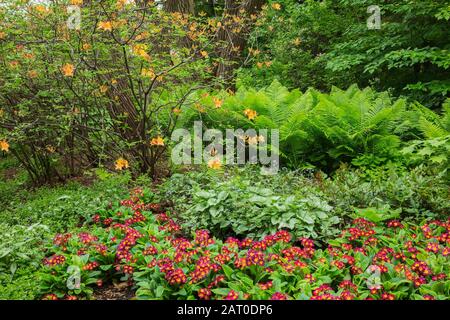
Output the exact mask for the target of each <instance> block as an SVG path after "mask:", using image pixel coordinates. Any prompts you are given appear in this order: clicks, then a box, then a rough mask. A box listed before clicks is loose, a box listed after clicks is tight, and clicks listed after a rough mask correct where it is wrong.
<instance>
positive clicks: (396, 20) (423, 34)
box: [241, 0, 450, 108]
mask: <svg viewBox="0 0 450 320" xmlns="http://www.w3.org/2000/svg"><path fill="white" fill-rule="evenodd" d="M278 2H279V3H280V4H281V5H282V10H281V11H277V10H273V9H271V8H269V9H268V10H267V11H266V14H264V15H263V16H262V18H261V21H260V23H259V27H258V28H257V29H255V31H254V32H253V35H252V38H251V44H250V46H251V47H253V48H257V49H259V50H260V51H261V54H260V55H258V56H256V57H255V58H254V59H250V61H251V62H252V66H249V67H248V68H246V69H244V70H242V72H241V83H243V84H244V85H256V86H258V87H261V86H265V85H268V84H269V83H270V82H272V80H273V79H278V80H280V81H281V82H282V83H284V84H286V85H287V86H289V87H290V88H297V87H299V88H301V89H302V90H306V89H307V88H308V87H311V86H313V87H315V88H317V89H320V90H326V91H328V90H329V89H331V87H332V86H333V85H335V86H338V87H344V86H347V85H348V84H349V83H357V84H358V85H360V86H364V87H365V86H367V85H372V86H373V87H374V88H375V89H376V90H379V91H385V90H392V91H393V92H394V93H395V94H396V95H406V96H408V97H410V98H412V99H416V100H419V101H420V102H422V103H423V104H425V105H427V106H433V107H434V108H437V107H439V106H440V105H441V103H442V102H443V100H444V99H445V97H446V96H447V97H448V96H449V94H450V83H449V81H448V79H449V67H450V52H449V49H450V43H449V39H450V33H449V30H450V29H449V19H448V16H449V5H450V2H449V1H448V0H424V1H408V0H401V1H395V3H394V2H392V1H389V0H383V1H378V2H377V3H374V2H373V1H370V0H358V1H353V0H351V1H350V0H328V1H312V0H311V1H302V3H299V2H298V1H294V0H283V1H278ZM372 5H378V6H379V7H380V9H381V12H380V14H381V29H379V30H377V29H375V30H369V28H368V26H367V20H368V19H369V17H370V16H371V15H372V14H373V12H372V13H368V12H367V9H368V8H369V6H372ZM288 24H289V28H286V25H288ZM267 60H269V61H272V65H271V67H270V68H258V67H256V66H255V64H256V62H257V61H267Z"/></svg>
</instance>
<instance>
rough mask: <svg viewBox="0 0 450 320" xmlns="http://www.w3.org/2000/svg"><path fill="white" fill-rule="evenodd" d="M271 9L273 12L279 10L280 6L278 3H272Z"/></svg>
mask: <svg viewBox="0 0 450 320" xmlns="http://www.w3.org/2000/svg"><path fill="white" fill-rule="evenodd" d="M272 8H273V9H274V10H281V4H279V3H272Z"/></svg>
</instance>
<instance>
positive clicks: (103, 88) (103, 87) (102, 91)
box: [100, 85, 108, 93]
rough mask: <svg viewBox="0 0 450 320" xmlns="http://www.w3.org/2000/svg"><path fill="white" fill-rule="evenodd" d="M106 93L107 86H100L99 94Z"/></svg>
mask: <svg viewBox="0 0 450 320" xmlns="http://www.w3.org/2000/svg"><path fill="white" fill-rule="evenodd" d="M106 91H108V86H106V85H102V86H100V92H101V93H105V92H106Z"/></svg>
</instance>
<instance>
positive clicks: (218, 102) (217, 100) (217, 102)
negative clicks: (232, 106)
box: [213, 97, 223, 108]
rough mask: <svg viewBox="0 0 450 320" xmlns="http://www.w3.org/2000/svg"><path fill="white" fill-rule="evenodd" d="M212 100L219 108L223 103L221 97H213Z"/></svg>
mask: <svg viewBox="0 0 450 320" xmlns="http://www.w3.org/2000/svg"><path fill="white" fill-rule="evenodd" d="M213 101H214V106H215V107H216V108H220V107H221V106H222V104H223V100H221V99H219V98H217V97H214V98H213Z"/></svg>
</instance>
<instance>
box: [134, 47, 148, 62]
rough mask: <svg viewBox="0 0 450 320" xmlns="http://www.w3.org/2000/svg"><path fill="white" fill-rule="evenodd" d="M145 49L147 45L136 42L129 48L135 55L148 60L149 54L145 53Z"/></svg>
mask: <svg viewBox="0 0 450 320" xmlns="http://www.w3.org/2000/svg"><path fill="white" fill-rule="evenodd" d="M147 49H148V47H147V45H146V44H142V43H140V44H136V45H134V46H132V47H131V50H132V51H133V53H134V54H135V55H137V56H139V57H142V58H144V59H145V60H147V61H150V55H149V54H148V53H147Z"/></svg>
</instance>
